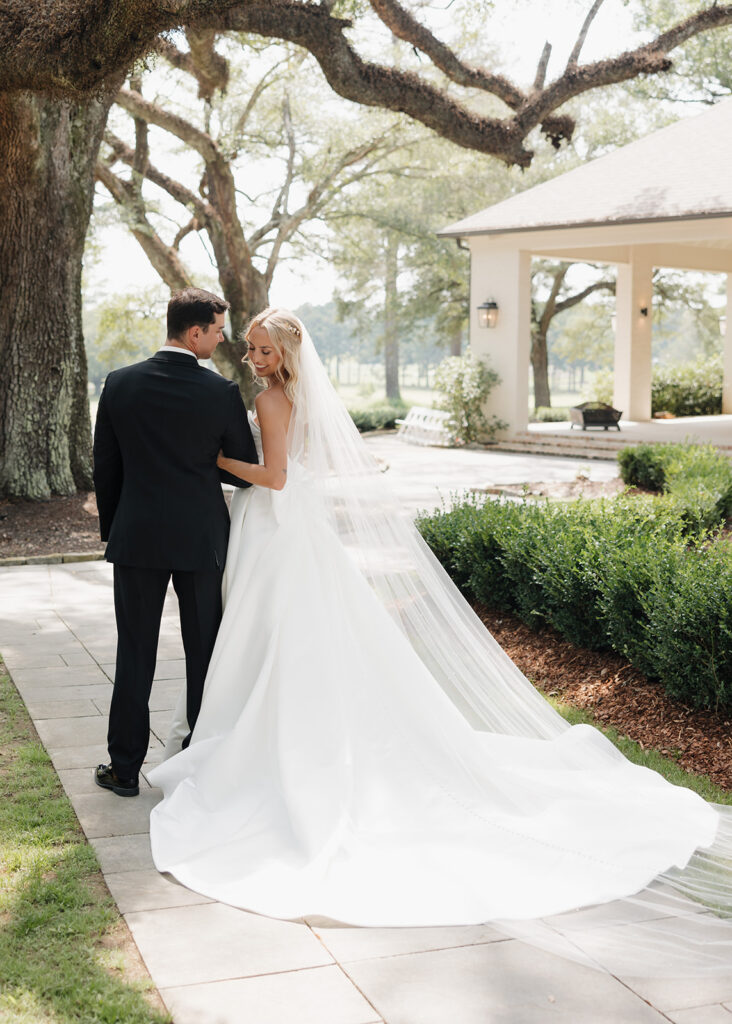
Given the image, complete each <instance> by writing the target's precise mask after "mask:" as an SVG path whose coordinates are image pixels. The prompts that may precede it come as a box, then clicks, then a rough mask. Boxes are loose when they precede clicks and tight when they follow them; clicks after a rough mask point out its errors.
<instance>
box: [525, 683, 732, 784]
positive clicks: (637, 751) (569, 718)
mask: <svg viewBox="0 0 732 1024" xmlns="http://www.w3.org/2000/svg"><path fill="white" fill-rule="evenodd" d="M536 689H538V690H539V693H541V695H542V697H544V699H545V700H547V701H548V702H549V703H550V704H551V705H552V707H553V708H554V709H555V710H556V711H558V712H559V714H560V715H561V716H562V718H563V719H564V720H565V722H568V723H569V724H570V725H591V726H592V727H593V729H597V731H598V732H601V733H602V734H603V736H606V737H607V738H608V739H609V740H610V742H611V743H612V744H613V745H614V746H616V747H617V748H618V750H619V751H620V753H621V754H623V756H624V757H626V758H627V759H628V760H629V761H632V762H633V764H638V765H641V766H642V767H643V768H651V769H652V770H653V771H654V772H658V774H659V775H662V776H663V777H664V779H666V780H667V781H668V782H671V783H673V785H674V786H686V788H687V789H691V790H693V791H694V792H695V793H698V794H699V796H701V797H703V798H704V799H705V800H707V801H709V802H710V803H715V804H732V790H730V789H723V788H722V787H721V786H718V785H717V784H716V783H715V782H713V781H712V780H711V779H710V778H709V776H708V775H701V774H697V773H695V772H689V771H687V770H686V769H685V768H682V767H681V765H680V764H677V763H676V761H674V760H673V759H672V758H670V757H666V756H665V755H664V754H661V753H660V752H659V751H658V750H654V749H653V748H652V747H642V746H641V745H640V743H638V742H637V741H636V740H632V739H630V737H628V736H623V735H622V733H619V732H618V731H617V729H614V728H613V727H612V726H608V725H601V724H600V723H599V722H597V721H596V719H594V718H593V717H592V715H591V714H589V713H588V712H587V711H585V710H584V708H578V707H575V705H573V704H567V703H565V702H564V701H561V700H557V699H556V698H555V697H549V696H548V695H547V694H546V693H544V692H543V691H542V690H540V689H539V687H536Z"/></svg>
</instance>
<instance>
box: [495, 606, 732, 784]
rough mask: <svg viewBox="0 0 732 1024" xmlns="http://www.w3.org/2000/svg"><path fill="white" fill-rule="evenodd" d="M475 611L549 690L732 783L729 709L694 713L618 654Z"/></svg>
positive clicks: (714, 778) (720, 781) (502, 614)
mask: <svg viewBox="0 0 732 1024" xmlns="http://www.w3.org/2000/svg"><path fill="white" fill-rule="evenodd" d="M476 611H477V612H478V614H479V615H480V617H481V619H482V620H483V622H484V623H485V624H486V626H487V627H488V629H489V630H490V631H491V633H492V634H493V636H494V637H495V638H496V640H497V641H498V643H499V644H500V645H501V647H502V648H503V649H504V651H505V652H506V653H507V654H508V656H509V657H510V658H511V660H512V661H514V662H515V663H516V664H517V665H518V667H519V668H520V669H521V671H522V672H523V673H524V675H525V676H527V677H528V678H529V679H530V680H531V682H532V683H534V684H535V685H536V686H538V687H540V688H541V689H542V690H543V691H544V692H545V693H547V694H548V695H549V696H552V697H556V698H557V699H558V700H561V701H563V702H565V703H567V704H571V705H573V706H574V707H578V708H583V709H584V710H586V711H587V712H588V713H589V714H591V715H592V717H593V718H594V719H595V721H597V722H598V723H599V724H601V725H604V726H612V727H613V728H614V729H617V731H618V732H619V733H621V734H622V735H624V736H628V737H630V739H632V740H635V741H636V742H637V743H639V744H640V745H641V747H643V748H653V749H655V750H658V751H660V752H661V753H662V754H665V755H666V756H667V757H671V758H673V759H674V760H676V761H677V762H678V764H680V765H681V766H682V767H683V768H685V769H686V770H687V771H690V772H696V773H697V774H701V775H708V776H709V778H710V779H712V781H713V782H715V783H716V784H717V785H718V786H721V787H723V788H725V789H732V735H731V734H732V721H730V718H732V716H730V715H729V712H727V716H725V714H715V713H714V712H713V711H697V710H694V709H693V708H689V707H687V706H686V705H685V704H681V703H680V702H679V701H677V700H673V699H672V698H671V697H669V696H668V695H667V694H666V692H665V691H664V689H663V687H662V686H661V685H660V683H652V682H649V681H648V680H647V679H646V677H645V676H644V675H643V674H642V673H641V672H639V671H638V670H637V669H636V668H633V666H632V665H631V664H630V663H629V662H627V661H626V660H625V659H624V658H621V657H619V656H618V655H616V654H612V653H610V654H608V653H607V652H601V651H588V650H586V649H585V648H583V647H576V646H575V645H574V644H572V643H570V642H569V641H568V640H564V639H563V638H562V637H561V636H559V634H558V633H556V632H555V631H554V630H552V629H549V628H546V629H542V630H541V631H538V632H535V631H534V630H531V629H529V627H528V626H526V625H525V624H524V623H523V622H521V620H520V619H518V618H516V617H515V616H513V615H507V614H506V613H505V612H496V611H490V610H488V609H486V608H483V607H477V608H476Z"/></svg>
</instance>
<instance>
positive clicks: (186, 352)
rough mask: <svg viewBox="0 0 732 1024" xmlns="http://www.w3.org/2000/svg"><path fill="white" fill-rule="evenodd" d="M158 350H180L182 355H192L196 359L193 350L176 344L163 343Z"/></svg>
mask: <svg viewBox="0 0 732 1024" xmlns="http://www.w3.org/2000/svg"><path fill="white" fill-rule="evenodd" d="M158 352H182V353H183V355H184V356H192V357H193V358H194V359H196V360H197V359H198V356H197V355H196V353H195V352H191V351H190V349H187V348H178V346H177V345H163V347H162V348H159V349H158Z"/></svg>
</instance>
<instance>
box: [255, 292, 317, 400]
mask: <svg viewBox="0 0 732 1024" xmlns="http://www.w3.org/2000/svg"><path fill="white" fill-rule="evenodd" d="M254 327H264V329H265V330H266V332H267V334H268V335H269V339H270V341H271V342H272V347H273V348H274V349H276V351H277V353H278V355H279V356H280V357H281V359H282V362H281V363H280V365H279V366H278V367H277V370H276V371H275V373H274V376H275V377H276V378H277V380H278V381H280V383H281V384H282V386H283V387H284V389H285V394H286V395H287V397H288V398H289V399H290V401H291V402H294V400H295V390H296V388H297V378H298V368H299V366H300V344H301V343H302V332H303V330H304V328H303V325H302V323H301V322H300V320H298V318H297V317H296V316H295V314H294V313H291V312H290V311H289V309H278V308H277V307H276V306H268V307H267V308H266V309H263V310H262V312H261V313H257V315H256V316H255V317H254V319H253V320H252V322H251V323H250V324H249V326H248V327H247V329H246V332H245V334H244V340H245V341H248V340H249V335H250V333H251V331H252V329H253V328H254ZM242 362H249V365H250V366H251V367H252V373H253V374H254V376H255V377H257V374H256V370H255V369H254V366H253V365H252V363H251V360H250V359H249V356H248V355H246V356H244V359H243V360H242ZM257 380H259V378H258V377H257Z"/></svg>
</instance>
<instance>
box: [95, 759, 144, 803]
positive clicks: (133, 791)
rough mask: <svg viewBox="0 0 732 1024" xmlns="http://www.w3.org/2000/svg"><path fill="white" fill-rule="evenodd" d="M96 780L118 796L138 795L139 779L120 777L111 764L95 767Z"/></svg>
mask: <svg viewBox="0 0 732 1024" xmlns="http://www.w3.org/2000/svg"><path fill="white" fill-rule="evenodd" d="M94 781H95V782H96V784H97V785H98V786H101V787H102V789H111V790H112V792H113V793H116V794H117V796H137V795H138V794H139V792H140V787H139V785H138V783H137V779H120V777H119V776H118V775H117V772H116V771H115V770H114V768H113V767H112V765H111V764H99V765H97V767H96V768H95V769H94Z"/></svg>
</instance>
